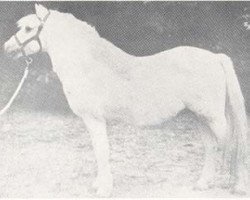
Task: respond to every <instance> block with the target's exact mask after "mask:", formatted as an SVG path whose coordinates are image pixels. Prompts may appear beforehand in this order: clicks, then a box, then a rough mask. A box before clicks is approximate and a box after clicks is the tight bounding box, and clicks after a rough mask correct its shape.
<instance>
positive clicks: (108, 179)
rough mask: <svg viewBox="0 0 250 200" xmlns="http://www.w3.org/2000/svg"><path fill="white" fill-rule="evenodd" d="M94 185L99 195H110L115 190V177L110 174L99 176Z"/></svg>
mask: <svg viewBox="0 0 250 200" xmlns="http://www.w3.org/2000/svg"><path fill="white" fill-rule="evenodd" d="M92 187H93V188H94V189H95V190H96V195H97V196H99V197H110V196H111V193H112V190H113V178H112V175H109V176H103V177H101V176H98V177H97V178H96V180H95V181H94V182H93V184H92Z"/></svg>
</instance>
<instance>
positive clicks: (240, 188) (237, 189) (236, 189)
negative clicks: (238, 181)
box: [231, 185, 247, 196]
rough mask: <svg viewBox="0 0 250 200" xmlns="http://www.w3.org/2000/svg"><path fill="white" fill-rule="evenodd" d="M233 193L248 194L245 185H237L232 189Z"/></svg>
mask: <svg viewBox="0 0 250 200" xmlns="http://www.w3.org/2000/svg"><path fill="white" fill-rule="evenodd" d="M231 193H232V194H236V195H241V196H243V195H246V194H247V192H246V188H245V186H237V185H236V186H234V187H233V189H232V190H231Z"/></svg>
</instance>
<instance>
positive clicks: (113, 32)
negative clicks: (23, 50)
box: [0, 2, 250, 113]
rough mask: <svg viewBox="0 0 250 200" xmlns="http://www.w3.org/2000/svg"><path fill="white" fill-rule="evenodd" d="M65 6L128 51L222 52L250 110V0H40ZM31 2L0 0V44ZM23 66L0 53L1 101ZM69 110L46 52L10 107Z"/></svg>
mask: <svg viewBox="0 0 250 200" xmlns="http://www.w3.org/2000/svg"><path fill="white" fill-rule="evenodd" d="M42 4H43V5H45V6H47V7H48V8H50V9H56V10H59V11H61V12H70V13H72V14H74V15H75V16H76V17H77V18H79V19H81V20H84V21H87V22H88V23H89V24H92V25H94V26H95V27H96V29H97V31H98V32H99V34H100V35H101V36H102V37H104V38H106V39H108V40H109V41H111V42H112V43H114V44H115V45H116V46H118V47H120V48H121V49H123V50H124V51H126V52H127V53H130V54H133V55H137V56H142V55H150V54H154V53H158V52H160V51H163V50H167V49H170V48H173V47H176V46H180V45H191V46H196V47H201V48H204V49H208V50H211V51H213V52H219V53H226V54H228V55H229V56H230V57H231V58H232V59H233V61H234V64H235V68H236V72H237V75H238V77H239V80H240V84H241V86H242V90H243V94H244V96H245V98H246V105H247V110H248V112H250V81H249V80H248V77H249V76H250V30H247V28H246V27H244V25H243V24H244V22H246V21H249V22H250V18H249V16H250V2H147V3H145V2H42ZM34 12H35V10H34V2H0V46H1V45H2V44H3V43H4V42H5V41H6V40H7V39H8V38H9V37H10V36H11V35H13V34H14V33H15V32H16V31H17V29H16V27H15V22H16V21H17V20H18V19H19V18H21V17H23V16H25V15H27V14H30V13H34ZM23 69H24V64H23V62H21V61H19V62H18V61H15V62H14V61H12V60H10V59H8V58H6V57H5V56H4V55H3V54H0V74H1V75H0V106H1V107H3V106H4V104H5V103H6V102H7V101H8V99H9V98H10V96H11V95H12V93H13V92H14V90H15V88H16V86H17V84H18V82H19V80H20V78H21V76H22V72H23ZM20 108H21V109H32V110H41V111H42V110H43V111H51V112H63V113H69V112H70V109H69V107H68V105H67V101H66V99H65V97H64V95H63V92H62V88H61V84H60V82H59V80H58V79H57V76H56V75H55V74H54V73H53V72H51V63H50V59H49V57H48V56H47V55H45V54H42V55H37V56H34V66H33V69H32V71H31V74H30V76H29V77H28V80H27V82H26V83H25V85H24V88H23V89H22V91H21V93H20V95H19V96H18V98H17V100H16V101H15V104H14V106H13V107H12V109H20Z"/></svg>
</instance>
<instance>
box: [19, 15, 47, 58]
mask: <svg viewBox="0 0 250 200" xmlns="http://www.w3.org/2000/svg"><path fill="white" fill-rule="evenodd" d="M49 15H50V11H49V12H48V13H47V15H46V16H45V17H44V18H43V19H41V18H40V17H38V16H37V18H38V19H39V21H40V22H41V24H40V25H39V26H38V30H37V32H36V34H35V35H34V36H33V37H31V38H29V39H28V40H26V41H24V42H21V41H20V40H19V39H18V37H17V35H16V34H15V35H14V38H15V40H16V43H17V44H18V46H19V47H20V51H21V53H22V55H23V56H24V57H26V58H27V57H28V56H27V55H26V53H25V50H24V48H25V47H26V46H27V44H29V43H30V42H31V41H33V40H35V41H37V43H38V44H39V52H41V51H42V42H41V40H40V38H39V35H40V33H41V31H42V29H43V26H44V24H45V22H46V21H47V19H48V17H49Z"/></svg>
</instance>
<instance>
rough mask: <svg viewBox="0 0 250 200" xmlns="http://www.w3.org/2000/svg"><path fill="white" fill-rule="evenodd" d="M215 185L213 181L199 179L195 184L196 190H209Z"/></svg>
mask: <svg viewBox="0 0 250 200" xmlns="http://www.w3.org/2000/svg"><path fill="white" fill-rule="evenodd" d="M212 186H213V185H212V184H211V183H209V182H208V181H198V182H197V183H196V184H195V186H194V188H193V189H194V190H198V191H203V190H208V189H210V188H211V187H212Z"/></svg>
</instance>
